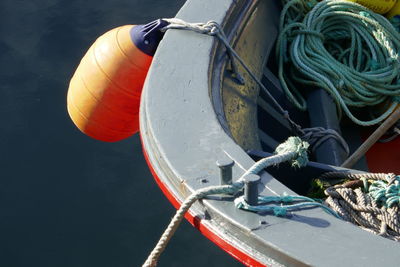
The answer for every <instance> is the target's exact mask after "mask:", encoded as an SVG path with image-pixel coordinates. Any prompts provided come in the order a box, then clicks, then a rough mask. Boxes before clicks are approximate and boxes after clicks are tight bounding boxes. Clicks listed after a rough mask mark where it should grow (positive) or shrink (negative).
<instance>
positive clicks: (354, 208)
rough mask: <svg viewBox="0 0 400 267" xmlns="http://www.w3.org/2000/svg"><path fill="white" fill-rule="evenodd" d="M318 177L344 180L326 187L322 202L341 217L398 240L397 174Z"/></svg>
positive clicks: (399, 191)
mask: <svg viewBox="0 0 400 267" xmlns="http://www.w3.org/2000/svg"><path fill="white" fill-rule="evenodd" d="M320 179H322V180H332V179H346V180H350V181H348V182H345V183H344V184H340V185H335V186H331V187H329V188H327V189H326V190H325V194H326V195H327V196H328V198H327V199H326V200H325V202H326V204H327V205H328V206H329V207H331V208H332V209H333V210H334V211H336V212H337V213H338V214H339V216H340V217H342V218H343V219H344V220H346V221H348V222H351V223H353V224H355V225H358V226H360V227H361V228H363V229H365V230H367V231H369V232H372V233H374V234H377V235H380V236H383V237H386V238H389V239H392V240H395V241H400V213H399V204H400V176H395V175H394V174H384V173H365V174H348V173H344V172H333V173H327V174H325V175H323V176H322V177H321V178H320Z"/></svg>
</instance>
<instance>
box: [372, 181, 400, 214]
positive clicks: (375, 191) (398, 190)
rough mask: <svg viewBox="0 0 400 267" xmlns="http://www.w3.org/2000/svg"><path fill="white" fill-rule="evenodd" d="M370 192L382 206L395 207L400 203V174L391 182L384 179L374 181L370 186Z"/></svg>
mask: <svg viewBox="0 0 400 267" xmlns="http://www.w3.org/2000/svg"><path fill="white" fill-rule="evenodd" d="M368 194H369V195H370V196H371V197H372V198H373V199H374V200H375V201H376V202H377V204H378V205H380V206H385V207H389V208H390V207H393V206H394V205H395V204H397V205H399V204H400V176H396V177H395V178H394V180H393V181H392V182H391V183H389V182H387V181H384V180H378V181H373V182H372V183H371V184H370V185H369V187H368Z"/></svg>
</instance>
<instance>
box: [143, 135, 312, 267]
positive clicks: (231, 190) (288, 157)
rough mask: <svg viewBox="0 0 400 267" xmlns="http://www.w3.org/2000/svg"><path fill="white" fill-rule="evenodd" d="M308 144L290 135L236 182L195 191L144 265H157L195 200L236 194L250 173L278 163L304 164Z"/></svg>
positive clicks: (150, 266) (144, 266) (178, 211)
mask: <svg viewBox="0 0 400 267" xmlns="http://www.w3.org/2000/svg"><path fill="white" fill-rule="evenodd" d="M307 148H308V144H307V143H306V142H303V141H302V140H301V139H300V138H298V137H289V138H288V140H286V142H284V143H282V144H280V145H279V146H278V147H277V149H276V155H274V156H271V157H268V158H264V159H261V160H259V161H257V162H256V163H255V164H254V165H253V166H252V167H251V168H250V169H248V170H247V171H246V172H245V173H244V174H243V175H242V176H241V177H240V178H239V179H238V180H237V181H236V182H235V183H233V184H231V185H220V186H209V187H205V188H202V189H199V190H197V191H195V192H193V193H192V194H191V195H190V196H189V197H188V198H187V199H186V200H185V201H184V202H183V203H182V205H181V207H180V208H179V209H178V210H177V212H176V214H175V216H174V217H173V218H172V220H171V222H170V223H169V225H168V227H167V229H166V230H165V231H164V233H163V234H162V236H161V238H160V240H159V241H158V243H157V245H156V246H155V247H154V249H153V250H152V252H151V253H150V255H149V256H148V258H147V260H146V261H145V263H144V264H143V267H153V266H156V265H157V261H158V258H159V257H160V255H161V253H162V252H163V251H164V249H165V248H166V247H167V244H168V242H169V240H170V239H171V237H172V236H173V234H174V233H175V231H176V230H177V229H178V226H179V224H180V223H181V221H182V219H183V217H184V215H185V213H186V212H187V211H188V210H189V209H190V207H191V206H192V205H193V203H194V202H196V201H197V200H199V199H202V198H204V197H206V196H209V195H214V194H228V195H234V194H236V193H237V192H239V191H240V190H241V189H242V188H243V186H244V177H245V176H246V175H248V174H252V173H253V174H257V173H259V172H260V171H261V170H263V169H264V168H266V167H268V166H271V165H277V164H280V163H282V162H286V161H291V163H292V166H304V165H305V164H307Z"/></svg>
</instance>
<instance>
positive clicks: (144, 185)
mask: <svg viewBox="0 0 400 267" xmlns="http://www.w3.org/2000/svg"><path fill="white" fill-rule="evenodd" d="M183 3H184V1H183V0H179V1H177V0H168V1H161V0H160V1H156V0H151V1H146V0H113V1H95V0H89V1H83V0H80V1H78V0H70V1H60V0H41V1H33V0H30V1H21V0H19V1H17V0H1V2H0V62H1V63H0V66H1V71H0V122H1V124H0V172H1V179H0V266H140V265H141V264H142V263H143V261H144V259H145V258H146V256H147V254H148V253H149V252H150V250H151V248H152V247H153V245H154V244H155V242H156V240H158V238H159V235H160V234H161V232H162V231H163V230H164V228H165V226H166V225H167V223H168V222H169V220H170V218H171V216H172V214H173V212H174V210H173V208H172V206H171V204H169V202H168V201H167V200H166V198H165V197H164V196H163V195H162V193H161V191H160V190H159V189H158V187H157V186H156V184H155V182H154V180H153V178H152V176H151V175H150V173H149V171H148V169H147V166H146V164H145V162H144V159H143V157H142V153H141V146H140V142H139V138H138V136H137V135H136V136H133V137H132V138H129V139H127V140H124V141H121V142H119V143H113V144H108V143H102V142H98V141H95V140H92V139H90V138H88V137H86V136H84V135H83V134H81V133H80V132H79V131H78V130H77V129H76V128H75V127H74V125H73V124H72V122H71V121H70V120H69V117H68V114H67V111H66V106H65V99H66V92H67V87H68V82H69V79H70V77H71V76H72V74H73V71H74V69H75V67H76V66H77V64H78V62H79V60H80V58H81V57H82V55H83V54H84V52H85V51H86V49H87V48H88V47H89V46H90V44H91V43H92V42H93V40H94V39H95V38H96V37H97V36H99V35H100V34H102V33H104V32H105V31H107V30H108V29H111V28H113V27H116V26H119V25H123V24H134V23H136V24H140V23H145V22H148V21H150V20H153V19H155V18H158V17H170V16H173V15H174V14H175V13H176V12H177V10H178V9H179V7H180V6H181V5H182V4H183ZM159 266H241V265H240V264H239V263H238V262H236V261H235V260H233V259H232V258H230V257H229V256H228V255H227V254H225V253H224V252H223V251H222V250H220V249H219V248H217V247H216V246H215V245H214V244H212V243H211V242H210V241H208V240H207V239H206V238H204V237H203V236H202V235H201V234H200V233H198V232H197V231H196V230H195V229H194V228H192V227H191V226H189V224H188V223H187V222H185V223H184V224H183V225H182V226H181V227H180V229H179V230H178V232H177V234H176V235H175V236H174V238H173V239H172V242H171V243H170V245H169V247H168V248H167V250H166V251H165V254H164V255H163V256H162V257H161V262H160V265H159Z"/></svg>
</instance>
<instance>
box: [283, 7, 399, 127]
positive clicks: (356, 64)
mask: <svg viewBox="0 0 400 267" xmlns="http://www.w3.org/2000/svg"><path fill="white" fill-rule="evenodd" d="M286 2H287V3H286V5H285V6H284V8H283V9H282V13H281V19H280V25H279V26H280V35H279V38H278V41H277V58H278V62H279V66H278V75H279V78H280V80H281V84H282V87H283V89H284V91H285V93H286V95H287V97H288V98H289V100H290V101H291V102H292V103H293V104H294V105H295V106H296V107H297V108H299V109H300V110H306V108H307V103H306V101H305V99H304V96H303V92H300V91H299V90H298V89H297V88H296V87H295V86H294V84H295V83H297V84H298V83H300V84H302V85H303V87H305V88H309V87H314V88H322V89H324V90H326V91H327V92H328V93H329V94H330V95H331V96H332V98H333V99H334V101H335V102H336V105H337V107H338V112H339V116H340V117H341V115H342V112H344V113H345V114H346V115H347V116H348V117H349V118H350V119H351V120H352V121H353V122H355V123H357V124H359V125H363V126H369V125H374V124H378V123H380V122H382V121H383V120H385V119H386V118H387V117H388V116H389V115H390V113H391V112H392V111H393V110H394V109H395V107H396V106H397V104H398V103H397V101H394V99H393V98H395V97H398V96H399V95H400V83H399V80H400V79H399V78H400V66H399V65H400V64H399V56H398V52H399V51H400V35H399V33H398V32H397V31H396V30H395V28H394V27H393V26H392V24H391V23H390V22H389V21H388V20H387V19H386V18H384V17H382V16H381V15H378V14H375V13H374V12H372V11H370V10H369V9H367V8H365V7H363V6H361V5H359V4H356V3H353V2H348V1H338V0H325V1H321V2H319V3H316V2H315V1H305V0H291V1H286ZM379 104H380V105H383V106H384V107H383V108H382V109H383V110H384V111H383V112H380V114H378V115H374V118H372V119H369V120H364V118H363V119H360V118H358V117H356V116H355V115H354V114H353V112H354V110H353V109H357V108H363V107H370V108H371V111H373V112H371V113H373V114H376V113H379V112H377V110H378V109H377V108H376V105H379ZM350 109H352V110H350Z"/></svg>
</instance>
